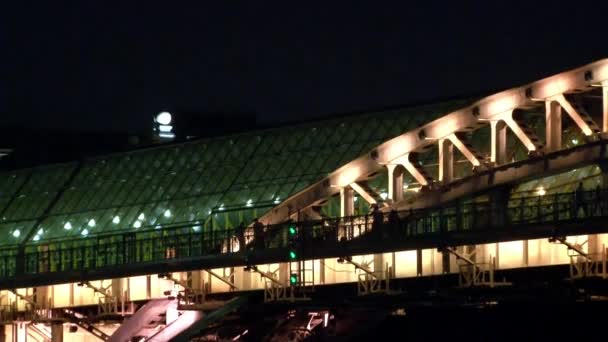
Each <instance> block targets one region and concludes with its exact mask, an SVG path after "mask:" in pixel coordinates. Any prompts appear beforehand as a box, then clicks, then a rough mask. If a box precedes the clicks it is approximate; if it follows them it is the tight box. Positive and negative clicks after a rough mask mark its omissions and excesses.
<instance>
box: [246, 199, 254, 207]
mask: <svg viewBox="0 0 608 342" xmlns="http://www.w3.org/2000/svg"><path fill="white" fill-rule="evenodd" d="M245 205H246V206H248V207H251V206H252V205H253V201H252V200H251V198H250V199H248V200H247V203H245Z"/></svg>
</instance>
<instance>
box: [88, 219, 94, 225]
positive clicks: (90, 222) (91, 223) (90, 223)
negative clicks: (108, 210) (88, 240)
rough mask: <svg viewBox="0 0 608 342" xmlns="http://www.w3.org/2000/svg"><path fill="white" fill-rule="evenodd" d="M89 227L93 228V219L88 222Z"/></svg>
mask: <svg viewBox="0 0 608 342" xmlns="http://www.w3.org/2000/svg"><path fill="white" fill-rule="evenodd" d="M89 227H95V219H90V220H89Z"/></svg>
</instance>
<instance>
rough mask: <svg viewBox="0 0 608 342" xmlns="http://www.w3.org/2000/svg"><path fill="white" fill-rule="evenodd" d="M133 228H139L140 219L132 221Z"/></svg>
mask: <svg viewBox="0 0 608 342" xmlns="http://www.w3.org/2000/svg"><path fill="white" fill-rule="evenodd" d="M133 228H141V221H140V220H137V221H135V222H134V223H133Z"/></svg>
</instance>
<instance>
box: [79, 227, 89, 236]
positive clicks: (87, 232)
mask: <svg viewBox="0 0 608 342" xmlns="http://www.w3.org/2000/svg"><path fill="white" fill-rule="evenodd" d="M80 235H82V236H87V235H89V230H88V229H86V228H85V229H83V230H82V232H80Z"/></svg>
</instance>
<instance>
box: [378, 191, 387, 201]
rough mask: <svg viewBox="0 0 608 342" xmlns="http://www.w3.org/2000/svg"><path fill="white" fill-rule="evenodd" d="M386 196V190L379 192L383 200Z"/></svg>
mask: <svg viewBox="0 0 608 342" xmlns="http://www.w3.org/2000/svg"><path fill="white" fill-rule="evenodd" d="M387 197H388V194H387V193H386V192H381V193H380V198H382V199H383V200H385V199H386V198H387Z"/></svg>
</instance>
